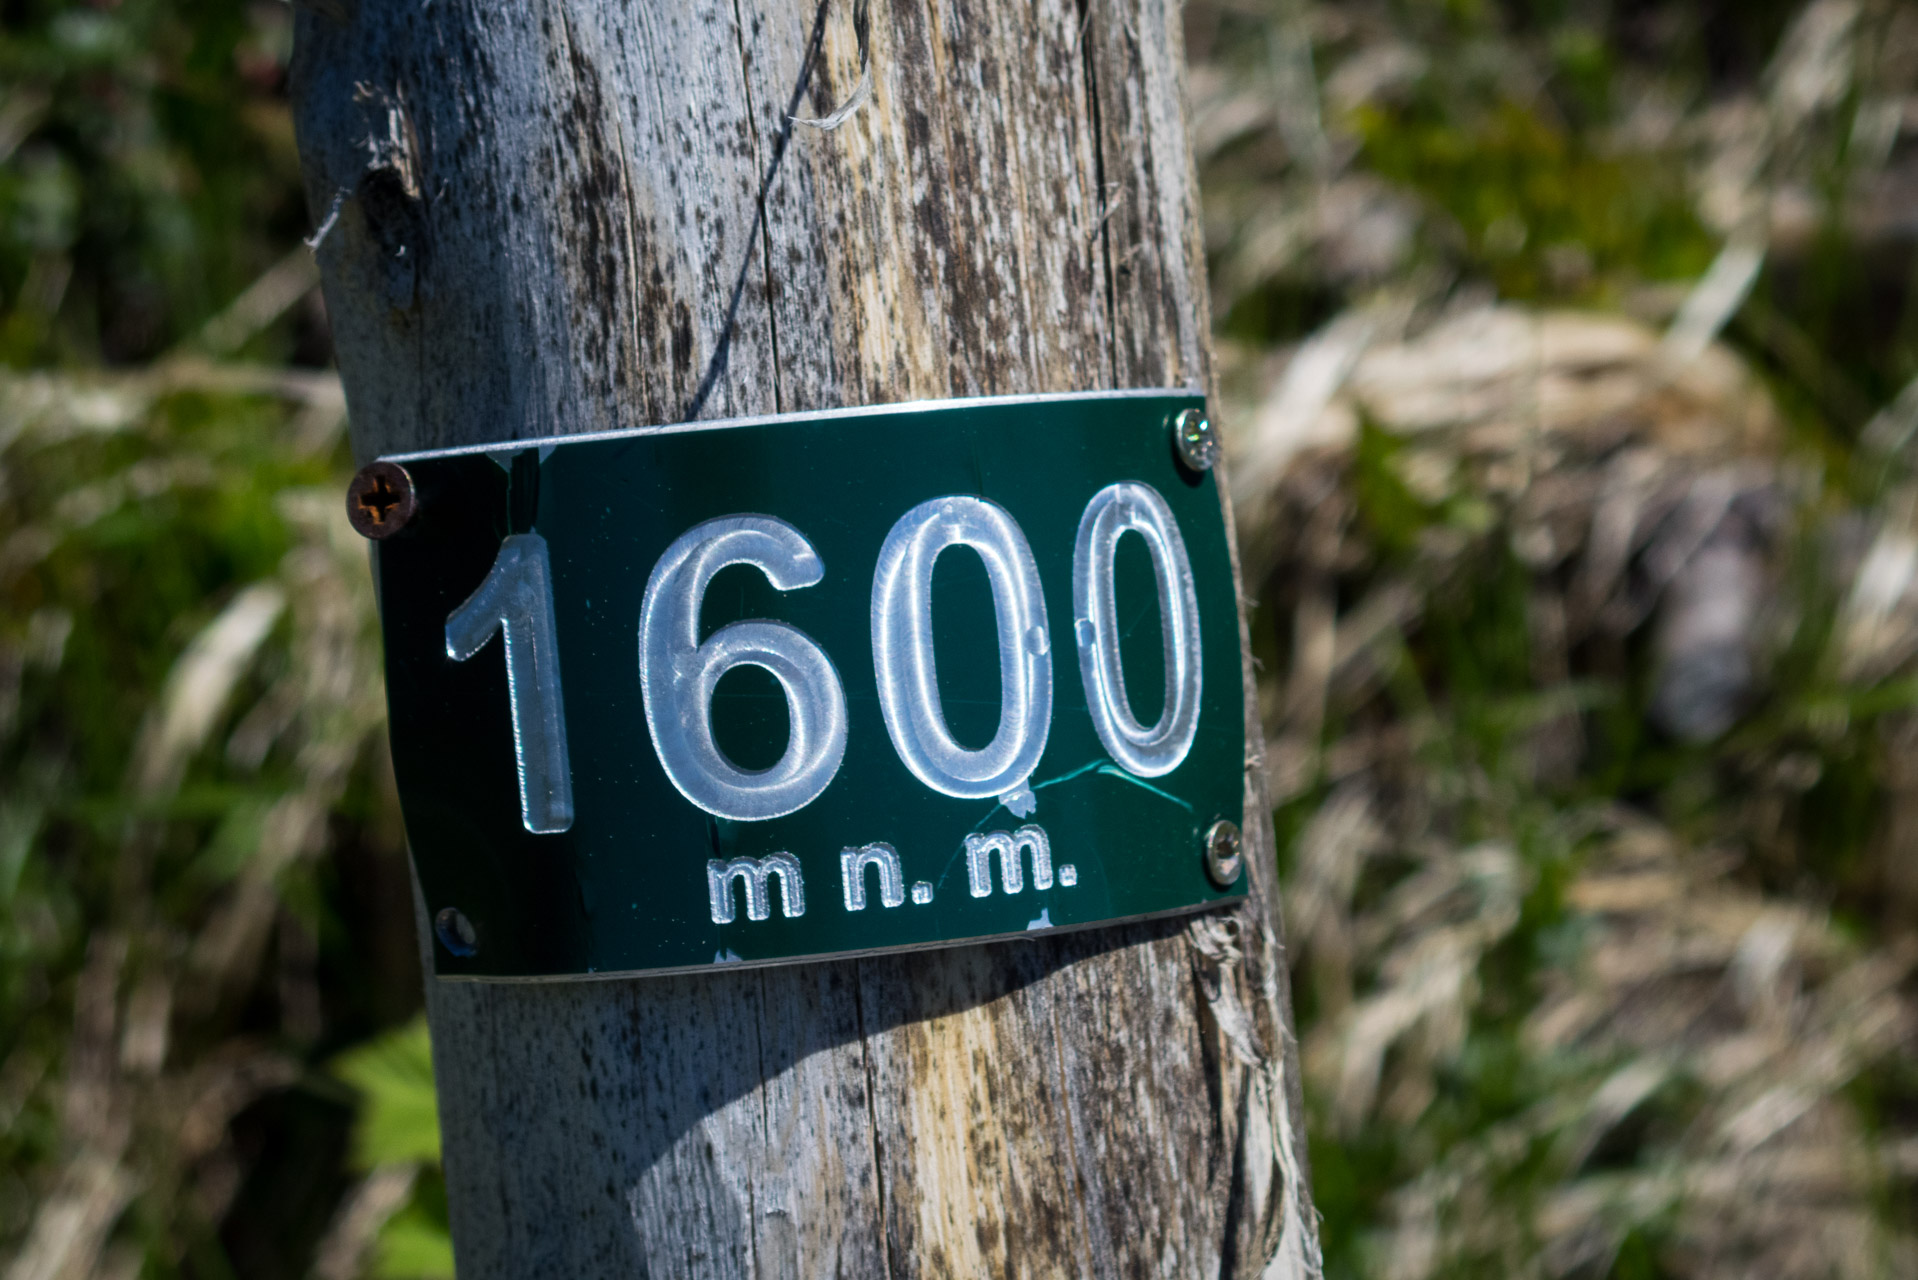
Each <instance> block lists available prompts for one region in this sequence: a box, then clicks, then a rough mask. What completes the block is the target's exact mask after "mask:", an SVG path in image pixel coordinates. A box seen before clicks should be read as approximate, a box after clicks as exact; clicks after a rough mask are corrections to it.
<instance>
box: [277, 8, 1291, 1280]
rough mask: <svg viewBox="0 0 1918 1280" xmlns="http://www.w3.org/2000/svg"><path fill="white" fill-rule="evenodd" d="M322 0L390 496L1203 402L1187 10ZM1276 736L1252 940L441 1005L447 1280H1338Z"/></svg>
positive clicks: (310, 139) (933, 958)
mask: <svg viewBox="0 0 1918 1280" xmlns="http://www.w3.org/2000/svg"><path fill="white" fill-rule="evenodd" d="M304 3H305V4H306V5H307V7H306V8H304V9H303V10H302V12H301V14H300V18H299V22H298V27H297V42H298V44H297V49H296V56H295V66H294V77H295V79H294V94H295V100H296V118H297V123H298V128H299V139H300V148H301V154H302V157H303V160H304V164H305V171H306V182H307V189H308V194H309V199H310V202H311V206H312V209H313V214H314V218H315V222H316V224H317V225H318V226H319V228H320V235H319V240H318V254H319V260H320V265H321V268H322V271H323V273H324V278H325V289H326V299H327V305H328V308H329V311H330V314H331V316H332V321H333V326H334V335H335V341H336V344H337V348H338V352H339V361H340V368H341V371H342V373H343V375H344V377H345V381H346V388H347V394H348V398H349V402H350V404H351V408H352V417H353V432H354V444H355V448H356V450H357V452H358V454H359V456H360V457H361V458H362V459H363V460H364V459H367V458H371V457H373V456H375V455H376V454H379V453H381V452H383V451H390V450H398V449H420V448H431V447H436V446H444V445H452V444H460V443H472V442H478V441H489V440H497V439H504V438H509V437H520V438H524V437H534V436H550V435H565V434H571V433H576V432H585V431H595V430H601V429H606V428H615V427H628V426H637V425H642V424H649V423H661V422H672V421H679V420H685V419H692V418H712V417H722V416H733V415H741V414H763V413H774V412H791V411H797V410H807V409H815V408H827V407H833V406H838V405H855V404H874V403H884V402H901V401H909V400H916V399H928V398H938V397H947V396H973V395H994V394H1007V393H1021V392H1056V391H1075V390H1091V389H1099V388H1112V387H1199V388H1203V387H1205V386H1206V385H1207V382H1208V377H1209V372H1208V363H1207V314H1206V305H1207V304H1206V292H1205V276H1204V258H1203V254H1202V251H1201V241H1200V226H1199V212H1198V203H1197V192H1196V188H1195V185H1194V178H1193V169H1192V162H1191V157H1190V153H1189V151H1188V148H1187V141H1186V133H1185V119H1184V110H1183V45H1182V40H1181V33H1180V27H1179V14H1178V11H1177V7H1176V3H1175V2H1174V0H1083V3H1080V4H1075V3H1073V0H1023V2H1020V3H1015V2H1014V0H973V2H971V3H963V2H962V3H949V2H948V0H879V2H878V3H877V4H873V5H871V6H870V7H868V6H867V5H865V4H863V3H862V4H860V5H858V6H857V7H855V6H854V5H852V4H851V3H838V2H814V0H737V3H735V0H595V2H593V3H586V2H584V0H511V2H510V3H504V4H502V3H477V2H475V0H414V2H410V3H406V4H400V3H396V2H395V0H304ZM842 108H844V109H843V110H842ZM794 117H802V118H803V119H802V120H800V121H799V122H797V123H795V121H794ZM1248 688H1249V686H1248ZM1256 705H1257V702H1256V699H1254V698H1251V697H1249V696H1248V699H1247V707H1248V717H1247V726H1246V728H1247V760H1248V766H1247V771H1246V786H1247V789H1248V790H1247V799H1246V814H1247V819H1248V821H1247V826H1248V831H1247V836H1248V853H1249V862H1250V864H1251V866H1252V868H1253V893H1252V896H1251V898H1250V900H1249V901H1248V903H1247V904H1246V905H1245V907H1244V908H1242V909H1240V910H1237V911H1234V912H1226V913H1213V914H1209V915H1203V916H1198V917H1194V918H1191V919H1188V920H1183V921H1173V922H1161V923H1154V924H1145V925H1136V926H1129V927H1121V928H1111V929H1103V930H1096V931H1091V932H1086V933H1079V934H1074V935H1068V936H1063V937H1049V938H1044V939H1040V940H1036V941H1031V942H1018V943H1007V944H998V945H989V946H973V947H966V948H959V949H954V950H946V951H938V952H929V953H922V954H917V955H911V956H904V957H888V958H879V959H866V960H859V961H853V962H840V963H815V964H803V965H797V966H791V967H787V968H777V969H765V970H758V971H752V972H730V973H714V974H710V975H705V974H702V975H697V976H692V977H674V978H654V979H639V980H622V981H602V982H561V983H545V984H536V985H514V986H497V985H457V986H453V985H438V984H433V983H430V982H429V984H428V987H429V989H428V1001H427V1007H428V1012H429V1016H430V1018H431V1020H432V1029H433V1045H434V1056H435V1065H436V1070H437V1073H438V1078H439V1088H440V1110H441V1117H442V1123H443V1129H444V1134H445V1159H446V1169H447V1178H448V1185H449V1191H450V1195H451V1209H452V1220H453V1228H454V1236H455V1240H456V1247H457V1252H458V1259H459V1268H460V1274H461V1275H462V1276H464V1277H466V1278H467V1280H479V1278H480V1277H494V1276H497V1277H501V1278H502V1280H508V1278H510V1280H526V1278H527V1277H536V1276H554V1277H567V1278H569V1280H572V1278H576V1277H601V1276H629V1275H659V1276H727V1277H732V1276H785V1275H827V1274H831V1275H845V1276H878V1275H888V1276H986V1275H991V1276H1011V1275H1074V1276H1116V1275H1127V1276H1175V1275H1177V1276H1197V1275H1206V1276H1214V1275H1233V1276H1238V1275H1256V1274H1266V1275H1273V1276H1285V1277H1302V1276H1305V1275H1308V1274H1314V1273H1316V1271H1317V1240H1316V1230H1315V1225H1314V1217H1313V1214H1312V1211H1311V1207H1310V1199H1309V1194H1308V1191H1307V1187H1306V1179H1305V1169H1304V1160H1303V1156H1304V1143H1303V1140H1302V1135H1301V1132H1300V1103H1299V1098H1298V1088H1297V1072H1296V1065H1295V1053H1294V1047H1293V1043H1292V1037H1291V1029H1290V1015H1289V1009H1288V1004H1287V999H1288V997H1287V987H1286V975H1285V970H1284V965H1283V956H1282V952H1281V947H1280V942H1279V926H1278V916H1277V910H1276V905H1275V903H1276V893H1275V886H1274V884H1273V868H1272V849H1273V845H1272V831H1271V828H1270V825H1269V822H1268V821H1267V820H1266V815H1267V813H1268V808H1267V805H1266V803H1265V799H1264V779H1263V765H1262V749H1261V748H1262V741H1261V735H1260V732H1259V727H1258V722H1257V714H1256V711H1255V710H1254V708H1256Z"/></svg>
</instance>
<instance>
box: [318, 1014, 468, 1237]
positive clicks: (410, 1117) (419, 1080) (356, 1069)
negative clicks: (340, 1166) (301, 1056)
mask: <svg viewBox="0 0 1918 1280" xmlns="http://www.w3.org/2000/svg"><path fill="white" fill-rule="evenodd" d="M333 1074H334V1075H336V1076H338V1077H339V1078H340V1079H341V1080H344V1081H345V1082H346V1083H348V1084H350V1085H352V1086H353V1087H354V1088H355V1089H357V1090H358V1091H359V1093H360V1114H359V1117H358V1118H357V1119H356V1120H355V1121H354V1124H353V1161H354V1163H355V1164H356V1165H357V1166H358V1167H360V1168H362V1169H371V1168H373V1167H375V1166H376V1165H382V1164H397V1163H400V1162H402V1161H419V1162H421V1163H424V1164H433V1165H437V1164H438V1163H439V1159H440V1116H439V1105H438V1099H437V1097H436V1095H435V1093H434V1089H433V1048H432V1043H431V1041H430V1040H429V1039H428V1038H427V1032H426V1019H425V1018H423V1017H421V1018H415V1019H414V1020H413V1021H412V1022H410V1023H408V1024H407V1025H406V1026H404V1027H402V1028H400V1029H399V1030H397V1031H391V1032H388V1033H387V1034H386V1035H383V1036H381V1037H379V1038H378V1039H376V1040H371V1041H368V1042H367V1043H366V1044H363V1045H361V1046H360V1047H359V1048H357V1049H351V1050H349V1051H347V1052H346V1053H343V1054H341V1055H340V1056H339V1057H338V1058H336V1059H335V1060H334V1062H333ZM449 1274H450V1268H449Z"/></svg>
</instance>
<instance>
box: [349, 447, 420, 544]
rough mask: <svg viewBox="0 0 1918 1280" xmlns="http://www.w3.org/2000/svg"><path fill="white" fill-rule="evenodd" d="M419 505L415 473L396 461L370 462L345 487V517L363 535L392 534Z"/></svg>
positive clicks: (411, 516) (398, 529)
mask: <svg viewBox="0 0 1918 1280" xmlns="http://www.w3.org/2000/svg"><path fill="white" fill-rule="evenodd" d="M419 508H420V503H419V499H418V498H417V497H415V496H414V493H413V477H412V476H409V475H407V474H406V468H405V467H402V466H400V465H399V464H398V463H397V462H369V463H367V464H366V465H365V466H363V467H361V468H360V470H359V474H358V475H356V476H354V477H353V483H352V484H350V485H348V486H347V489H346V518H347V519H348V520H350V521H351V522H352V524H353V528H354V530H355V531H356V532H358V533H359V535H360V536H361V537H363V538H390V537H392V536H393V535H394V534H396V533H398V532H399V531H400V530H401V529H404V528H405V527H406V522H407V521H409V520H411V519H412V518H413V513H414V512H415V511H418V510H419Z"/></svg>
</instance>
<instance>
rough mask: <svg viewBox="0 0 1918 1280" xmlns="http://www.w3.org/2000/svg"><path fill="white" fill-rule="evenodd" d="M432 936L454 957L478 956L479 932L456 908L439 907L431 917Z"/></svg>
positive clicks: (464, 914) (463, 913)
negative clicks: (437, 912)
mask: <svg viewBox="0 0 1918 1280" xmlns="http://www.w3.org/2000/svg"><path fill="white" fill-rule="evenodd" d="M433 936H434V937H436V938H438V939H439V940H440V945H441V946H442V947H445V948H446V949H447V950H448V951H451V952H452V953H453V954H454V955H456V956H474V955H478V954H479V930H478V929H475V928H474V927H473V922H472V921H471V920H468V919H467V918H466V913H465V912H463V911H461V910H460V909H459V908H458V907H441V908H440V910H439V914H438V915H436V916H434V917H433Z"/></svg>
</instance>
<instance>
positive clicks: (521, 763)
mask: <svg viewBox="0 0 1918 1280" xmlns="http://www.w3.org/2000/svg"><path fill="white" fill-rule="evenodd" d="M496 631H504V632H505V633H506V688H507V702H508V704H509V705H510V706H511V708H512V712H513V759H514V763H515V764H517V765H518V767H519V816H520V821H521V822H523V823H525V824H526V829H527V830H528V831H531V832H532V833H533V834H535V835H551V834H553V833H555V832H560V831H564V830H566V829H567V828H569V827H571V826H572V825H573V772H572V768H571V766H570V765H569V764H568V763H567V759H566V709H565V707H564V706H563V705H562V704H561V701H560V691H559V638H558V635H557V633H556V631H555V629H554V627H553V569H552V562H551V560H550V558H549V557H548V556H547V553H546V539H544V538H542V537H540V536H539V535H538V534H537V533H515V534H513V535H511V536H510V537H508V538H507V539H506V541H504V542H502V543H500V548H499V556H498V557H497V558H496V559H495V560H494V561H493V567H492V569H491V570H490V571H488V573H487V575H486V580H485V581H484V582H482V583H480V584H479V589H478V590H477V591H475V592H473V594H472V595H471V596H469V597H467V600H466V603H465V604H463V605H461V606H460V607H459V608H457V609H455V610H453V612H452V614H451V616H449V617H448V618H447V619H446V656H447V657H449V658H451V659H452V660H453V661H455V662H465V661H466V660H467V659H468V658H470V657H472V656H473V655H474V654H476V653H478V652H479V651H480V650H481V649H483V648H485V647H486V643H487V641H489V640H491V639H492V638H493V633H494V632H496Z"/></svg>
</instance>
